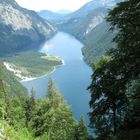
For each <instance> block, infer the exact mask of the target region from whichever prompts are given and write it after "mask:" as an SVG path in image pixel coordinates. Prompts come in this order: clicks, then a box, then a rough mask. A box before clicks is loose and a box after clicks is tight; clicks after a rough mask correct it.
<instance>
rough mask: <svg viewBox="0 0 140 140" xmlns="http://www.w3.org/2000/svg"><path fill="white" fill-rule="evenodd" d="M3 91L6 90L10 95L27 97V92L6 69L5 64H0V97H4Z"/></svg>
mask: <svg viewBox="0 0 140 140" xmlns="http://www.w3.org/2000/svg"><path fill="white" fill-rule="evenodd" d="M3 89H5V90H6V91H5V92H6V93H8V94H9V95H13V96H15V95H17V96H21V95H23V96H25V95H27V90H26V89H25V88H24V87H23V86H22V85H21V83H20V82H18V81H17V79H16V78H15V76H14V75H13V74H12V73H11V72H9V71H8V70H7V69H6V67H5V66H4V65H3V63H2V62H0V96H2V94H3V92H4V91H3Z"/></svg>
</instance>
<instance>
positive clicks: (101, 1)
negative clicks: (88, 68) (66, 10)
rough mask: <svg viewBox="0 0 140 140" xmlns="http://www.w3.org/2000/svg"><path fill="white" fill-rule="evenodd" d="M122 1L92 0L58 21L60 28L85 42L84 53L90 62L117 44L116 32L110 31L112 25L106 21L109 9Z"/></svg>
mask: <svg viewBox="0 0 140 140" xmlns="http://www.w3.org/2000/svg"><path fill="white" fill-rule="evenodd" d="M120 1H121V0H92V1H90V2H88V3H87V4H85V5H84V6H83V7H81V8H80V9H79V10H77V11H75V12H74V13H72V14H70V15H68V16H66V17H65V18H63V19H62V20H60V21H59V22H57V24H56V25H57V27H58V28H59V29H60V30H62V31H65V32H68V33H70V34H72V35H74V36H75V37H77V38H78V39H80V40H81V41H82V42H83V43H84V44H85V48H84V49H83V54H84V56H85V59H86V61H87V62H88V63H90V62H92V61H93V60H94V59H95V58H97V57H98V56H100V55H102V54H104V52H105V50H107V49H108V48H110V47H114V46H115V44H113V43H112V38H113V37H114V34H115V33H111V32H108V30H109V28H110V27H109V24H107V23H105V17H106V16H107V14H108V11H109V9H111V8H113V7H114V6H115V5H116V3H117V2H120Z"/></svg>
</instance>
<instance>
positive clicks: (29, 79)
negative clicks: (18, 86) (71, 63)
mask: <svg viewBox="0 0 140 140" xmlns="http://www.w3.org/2000/svg"><path fill="white" fill-rule="evenodd" d="M61 61H62V64H61V65H58V66H54V68H53V70H52V71H50V72H49V73H48V74H44V75H42V76H39V77H32V78H27V79H25V80H20V82H21V83H22V82H28V81H32V80H36V79H39V78H43V77H46V76H49V75H50V74H52V73H54V72H55V71H56V69H57V67H61V66H64V65H65V63H64V60H61Z"/></svg>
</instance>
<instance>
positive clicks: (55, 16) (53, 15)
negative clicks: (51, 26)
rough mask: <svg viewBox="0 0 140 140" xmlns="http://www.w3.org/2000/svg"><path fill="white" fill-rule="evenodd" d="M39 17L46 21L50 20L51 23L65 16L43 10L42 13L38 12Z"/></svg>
mask: <svg viewBox="0 0 140 140" xmlns="http://www.w3.org/2000/svg"><path fill="white" fill-rule="evenodd" d="M38 15H39V16H41V17H42V18H44V19H46V20H49V21H50V22H51V21H56V20H59V19H61V17H62V16H63V15H62V14H60V13H55V12H51V11H48V10H42V11H40V12H38Z"/></svg>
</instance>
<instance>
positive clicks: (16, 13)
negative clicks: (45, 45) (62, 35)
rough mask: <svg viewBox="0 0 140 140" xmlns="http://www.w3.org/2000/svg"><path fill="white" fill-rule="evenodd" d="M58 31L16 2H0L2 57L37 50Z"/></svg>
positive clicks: (0, 49) (7, 0) (0, 45)
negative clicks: (37, 47) (31, 49)
mask: <svg viewBox="0 0 140 140" xmlns="http://www.w3.org/2000/svg"><path fill="white" fill-rule="evenodd" d="M55 32H56V29H55V28H54V27H53V26H52V25H51V24H50V23H49V22H47V21H46V22H45V21H44V20H43V19H42V18H41V17H40V16H38V15H37V14H36V13H35V12H34V11H30V10H27V9H24V8H22V7H20V6H19V5H18V4H17V3H16V2H15V1H14V0H0V55H4V54H9V53H12V52H17V51H21V50H26V49H29V48H35V47H36V46H37V45H39V44H40V43H41V42H42V41H43V40H45V39H47V38H50V37H51V36H52V35H53V34H54V33H55Z"/></svg>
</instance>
